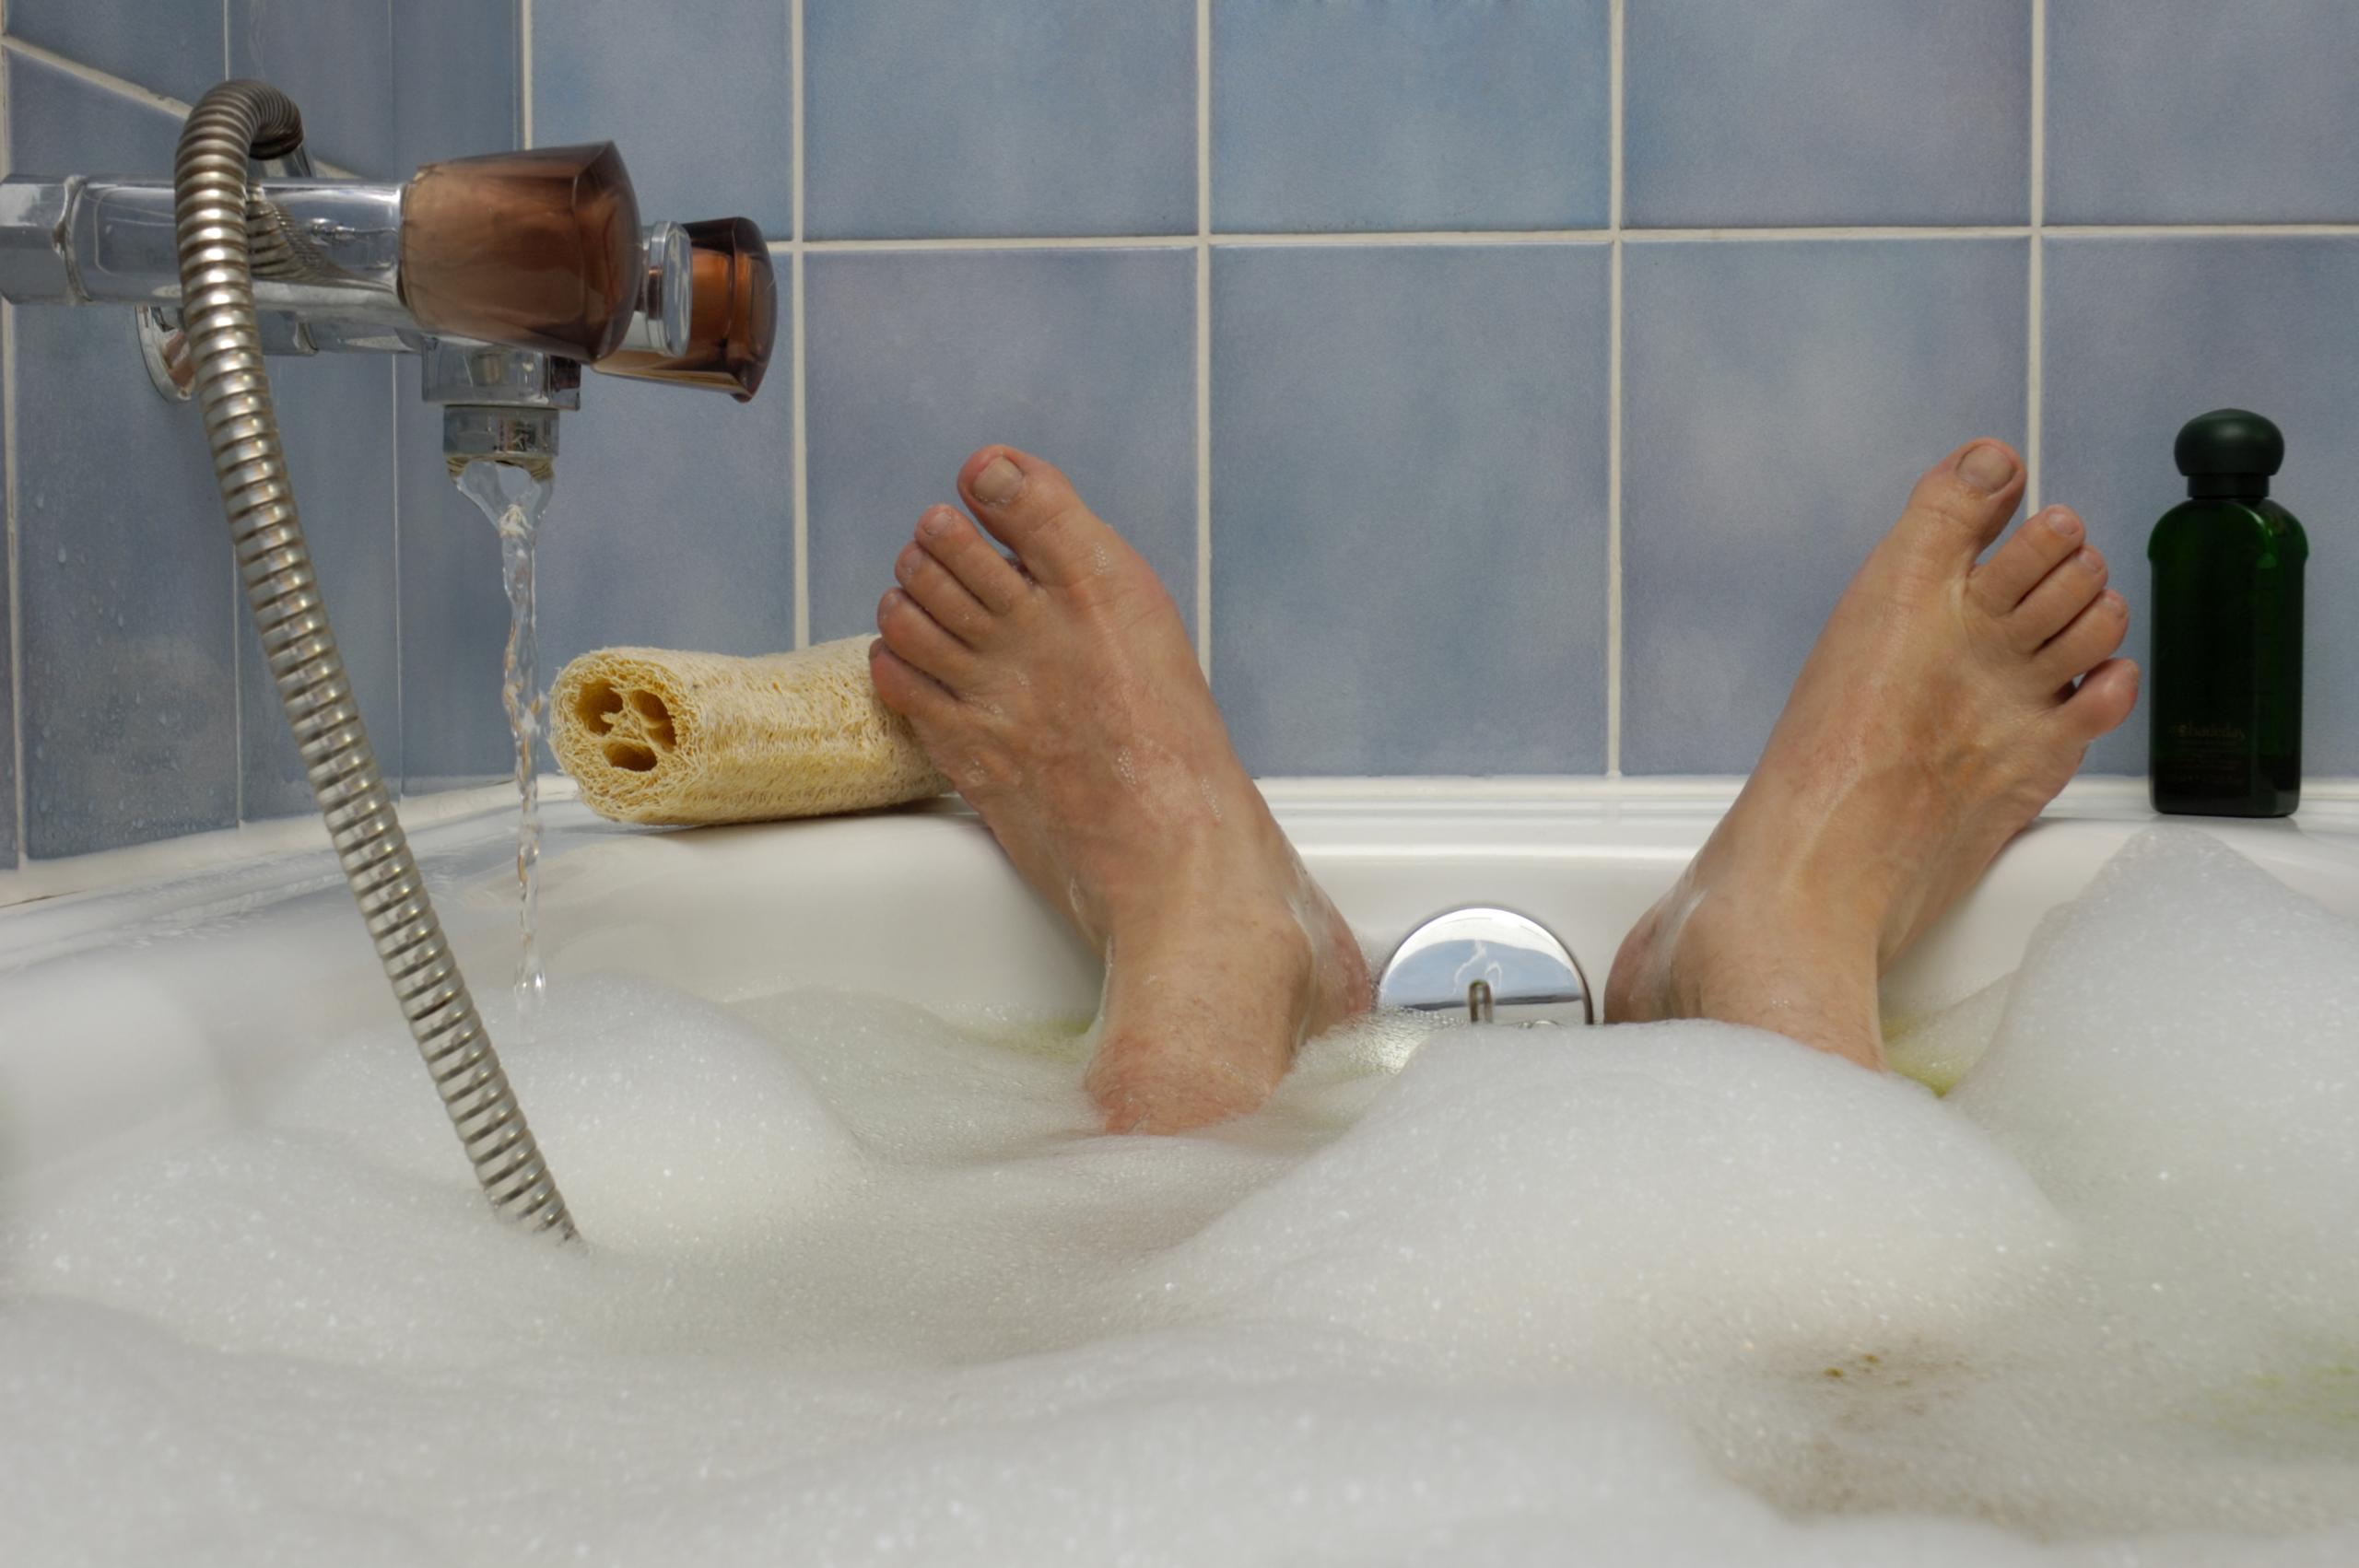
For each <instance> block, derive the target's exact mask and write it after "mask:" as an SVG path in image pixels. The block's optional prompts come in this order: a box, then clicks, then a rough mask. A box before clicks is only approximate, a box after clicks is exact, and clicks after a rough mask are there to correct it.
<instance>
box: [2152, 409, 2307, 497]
mask: <svg viewBox="0 0 2359 1568" xmlns="http://www.w3.org/2000/svg"><path fill="white" fill-rule="evenodd" d="M2171 455H2172V456H2173V457H2175V458H2177V460H2178V471H2179V472H2180V473H2181V474H2186V475H2187V476H2188V477H2189V479H2198V480H2201V479H2211V480H2220V479H2235V480H2241V481H2246V483H2243V484H2240V485H2237V486H2235V490H2234V493H2236V494H2239V495H2245V494H2250V495H2259V496H2266V495H2267V494H2269V476H2270V475H2271V474H2274V473H2276V472H2277V471H2278V470H2279V469H2280V468H2282V467H2283V466H2284V463H2285V436H2284V433H2283V431H2281V430H2279V429H2278V428H2277V427H2276V426H2275V425H2273V424H2271V423H2270V422H2269V421H2268V420H2266V419H2264V418H2262V417H2261V416H2260V415H2258V414H2255V413H2252V412H2251V411H2250V410H2248V409H2242V408H2215V409H2213V410H2212V412H2211V413H2209V414H2199V415H2196V416H2195V417H2194V418H2192V419H2190V420H2189V421H2188V422H2187V423H2186V424H2185V425H2182V426H2180V427H2179V432H2178V441H2177V445H2175V446H2174V447H2173V448H2172V449H2171ZM2189 491H2190V492H2191V493H2192V494H2195V495H2224V494H2228V493H2230V492H2229V491H2227V490H2223V489H2219V488H2216V487H2214V486H2189Z"/></svg>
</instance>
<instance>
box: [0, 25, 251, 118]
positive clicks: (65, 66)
mask: <svg viewBox="0 0 2359 1568" xmlns="http://www.w3.org/2000/svg"><path fill="white" fill-rule="evenodd" d="M0 47H5V48H6V50H7V51H8V53H11V54H21V55H23V56H24V57H25V58H26V59H28V60H38V61H40V62H41V64H44V65H47V66H50V67H52V68H53V69H55V70H59V71H63V72H65V74H66V75H67V76H75V77H78V78H79V79H81V80H82V81H85V82H88V83H89V84H90V85H91V86H92V87H94V88H105V89H106V90H107V91H109V92H111V93H112V94H114V95H115V96H116V97H117V98H127V99H132V100H134V101H135V102H138V103H144V104H146V105H147V107H148V108H150V109H160V110H163V111H166V112H168V113H170V114H173V115H176V116H179V117H180V118H182V119H186V118H187V117H188V110H189V106H188V105H187V104H185V103H183V102H182V101H181V100H180V99H177V98H170V97H167V96H166V95H164V94H162V93H159V92H155V91H152V90H150V89H149V88H143V87H141V86H140V85H139V84H138V83H137V82H132V81H125V80H124V79H123V77H121V76H114V75H112V74H111V73H109V72H106V71H101V70H100V69H99V68H98V67H97V66H96V65H85V64H82V63H81V62H80V61H79V60H69V59H67V58H66V57H65V55H63V54H60V53H57V52H56V51H55V50H52V49H43V48H42V47H41V45H40V44H38V43H28V42H26V41H24V40H23V39H21V38H6V39H0ZM222 47H223V49H224V50H225V51H226V50H227V48H228V47H229V45H228V43H227V41H226V36H225V41H224V42H223V45H222Z"/></svg>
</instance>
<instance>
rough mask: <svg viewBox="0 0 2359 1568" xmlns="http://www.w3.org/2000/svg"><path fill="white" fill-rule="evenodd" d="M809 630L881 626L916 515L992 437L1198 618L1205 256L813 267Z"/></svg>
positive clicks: (951, 256)
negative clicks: (1037, 463)
mask: <svg viewBox="0 0 2359 1568" xmlns="http://www.w3.org/2000/svg"><path fill="white" fill-rule="evenodd" d="M805 264H806V266H807V267H808V269H809V279H808V282H807V284H806V286H805V287H806V290H807V298H806V303H805V311H806V320H807V324H808V327H809V330H810V333H811V344H810V349H809V360H810V364H809V371H808V374H809V378H810V392H809V404H810V460H811V481H810V482H811V524H810V539H811V635H812V637H813V638H835V637H849V636H851V635H853V634H855V633H861V632H871V631H874V629H875V614H876V600H877V597H878V595H879V594H881V593H883V592H884V591H885V590H886V589H888V588H890V587H892V586H893V576H892V563H893V556H894V554H895V552H897V551H898V549H899V548H900V547H901V546H902V545H903V544H907V543H908V542H909V539H910V533H911V532H912V531H913V530H914V529H915V528H916V526H917V520H918V514H919V513H920V512H921V511H923V510H924V509H926V508H927V507H928V506H931V505H933V503H934V502H937V501H944V502H950V503H953V504H955V503H956V502H957V499H958V495H957V488H956V484H955V482H956V480H957V474H958V465H959V464H960V463H961V462H965V461H966V458H967V454H968V452H970V451H973V450H974V449H975V448H977V447H980V446H981V445H983V444H984V443H986V442H990V441H1003V442H1006V443H1007V444H1009V445H1011V446H1015V447H1019V448H1022V449H1023V450H1025V451H1033V452H1038V453H1039V454H1040V455H1042V456H1044V457H1047V458H1049V459H1050V461H1051V462H1055V463H1057V464H1058V466H1060V467H1062V469H1063V470H1064V471H1065V472H1066V474H1069V475H1070V476H1071V477H1072V479H1073V481H1074V484H1075V485H1076V486H1079V487H1080V490H1081V493H1082V495H1083V496H1084V497H1086V498H1087V499H1088V501H1089V502H1090V504H1091V505H1092V506H1094V507H1096V508H1097V510H1098V512H1099V513H1101V514H1102V515H1103V516H1105V517H1106V518H1107V519H1108V520H1109V521H1113V522H1115V523H1117V524H1118V525H1119V526H1120V527H1121V529H1122V531H1123V532H1124V533H1125V534H1127V535H1128V536H1129V538H1130V540H1131V542H1132V543H1133V544H1136V545H1137V546H1138V547H1139V550H1140V552H1141V553H1142V554H1143V555H1144V556H1146V558H1147V560H1148V561H1149V562H1150V563H1152V564H1153V565H1154V567H1155V569H1156V572H1157V573H1159V574H1160V575H1161V576H1162V578H1163V580H1164V582H1165V583H1166V585H1168V587H1169V588H1170V589H1171V590H1172V592H1173V596H1174V597H1175V598H1177V599H1178V600H1179V601H1180V613H1181V614H1183V615H1186V616H1188V617H1189V619H1190V620H1191V621H1192V620H1193V618H1194V607H1195V581H1196V439H1195V405H1196V404H1195V398H1196V391H1195V389H1196V375H1195V287H1196V285H1195V265H1196V258H1195V256H1194V255H1193V254H1192V253H1191V252H1187V251H1174V250H1156V251H1150V250H1108V251H980V252H977V251H958V252H920V253H903V254H896V255H817V256H813V257H811V258H810V259H809V261H808V262H807V263H805Z"/></svg>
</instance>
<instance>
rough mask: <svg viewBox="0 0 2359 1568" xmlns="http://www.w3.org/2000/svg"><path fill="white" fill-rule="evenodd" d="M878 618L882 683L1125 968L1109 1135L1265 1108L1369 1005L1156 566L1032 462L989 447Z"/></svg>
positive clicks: (983, 810)
mask: <svg viewBox="0 0 2359 1568" xmlns="http://www.w3.org/2000/svg"><path fill="white" fill-rule="evenodd" d="M958 492H959V494H960V496H961V497H964V498H965V500H966V502H967V505H968V508H970V509H972V510H973V512H974V514H975V516H976V517H977V518H978V519H980V521H981V522H982V525H983V527H984V528H986V529H988V530H990V531H991V532H992V535H993V536H994V537H996V538H997V539H999V540H1000V541H1001V542H1002V543H1003V544H1006V545H1007V546H1008V547H1009V548H1010V549H1012V550H1014V551H1015V555H1016V558H1017V560H1019V561H1021V562H1022V563H1023V567H1022V569H1021V570H1019V569H1018V568H1016V567H1015V565H1014V564H1012V563H1010V562H1009V561H1008V559H1007V558H1006V557H1005V556H1003V555H1001V554H1000V553H999V551H997V550H995V549H993V548H992V545H991V544H990V543H989V542H988V541H987V540H985V539H984V538H983V536H982V535H981V534H980V533H978V532H976V531H975V526H974V524H973V523H971V522H969V521H967V519H966V518H965V517H963V516H961V515H960V514H959V513H958V512H957V511H956V510H955V509H952V508H949V507H946V506H945V507H934V508H932V509H929V510H928V511H927V512H926V513H925V515H924V516H922V517H921V518H920V519H919V520H918V527H917V537H916V539H915V540H914V541H912V542H911V543H910V544H909V545H908V546H907V547H906V548H904V549H903V550H902V551H901V553H900V556H898V558H897V559H896V560H895V562H894V563H893V576H894V578H895V579H896V580H897V581H898V582H899V584H900V586H899V587H898V588H896V589H894V590H892V591H890V592H888V593H886V595H885V598H884V601H883V602H882V603H879V604H878V605H877V607H876V625H877V628H878V629H879V630H880V631H882V632H883V633H884V634H885V636H884V640H883V641H881V642H879V643H877V644H876V645H875V646H874V648H873V649H871V651H870V656H869V668H870V671H871V673H873V674H874V677H875V680H876V691H877V695H878V696H882V697H883V698H884V699H885V702H886V705H887V706H888V707H890V708H893V710H894V711H896V712H898V713H901V714H905V715H907V716H908V718H909V720H910V723H911V724H912V725H913V726H914V727H915V728H916V730H917V733H918V738H919V740H921V742H923V743H924V744H925V748H926V752H927V754H928V755H931V756H932V757H933V761H934V765H935V766H937V767H940V768H941V769H942V771H943V772H944V773H945V774H946V775H948V776H949V778H951V780H952V781H953V782H954V783H956V784H957V786H958V792H959V793H960V794H962V795H964V796H966V798H967V800H968V803H969V804H971V805H972V806H973V807H974V808H975V810H976V811H977V812H978V813H980V815H981V816H982V819H983V821H984V823H985V824H986V825H989V826H990V828H991V830H992V834H993V835H994V836H995V837H997V838H998V839H999V842H1000V845H1001V847H1002V848H1004V849H1005V850H1006V851H1007V854H1008V858H1009V859H1010V860H1014V861H1015V866H1016V869H1017V870H1018V871H1020V872H1022V873H1023V874H1024V877H1025V880H1026V881H1027V882H1029V883H1031V884H1032V886H1033V887H1034V888H1035V889H1036V890H1037V891H1038V892H1039V894H1040V895H1041V896H1042V897H1043V898H1046V899H1048V900H1049V902H1050V904H1051V905H1053V906H1054V907H1057V908H1059V909H1062V910H1065V911H1066V912H1067V913H1068V914H1069V915H1070V916H1071V918H1072V919H1073V921H1074V924H1075V925H1076V926H1077V927H1078V928H1079V929H1080V930H1081V932H1082V934H1083V935H1084V936H1085V937H1086V938H1087V939H1088V940H1089V942H1091V944H1092V945H1094V946H1095V947H1097V950H1098V952H1099V953H1100V954H1103V955H1104V956H1105V959H1106V998H1105V1008H1104V1012H1103V1013H1102V1015H1101V1017H1100V1020H1099V1022H1100V1023H1101V1024H1102V1025H1103V1028H1104V1034H1103V1037H1102V1039H1101V1041H1100V1043H1099V1046H1098V1050H1097V1059H1095V1060H1094V1061H1093V1062H1091V1064H1090V1069H1089V1077H1088V1085H1089V1092H1090V1094H1091V1096H1092V1097H1093V1098H1094V1099H1095V1100H1096V1101H1097V1106H1098V1108H1099V1109H1100V1110H1101V1111H1102V1112H1103V1113H1104V1114H1105V1117H1106V1125H1107V1127H1108V1129H1109V1130H1112V1131H1129V1130H1137V1131H1145V1132H1178V1131H1184V1130H1186V1129H1190V1128H1195V1127H1203V1126H1205V1125H1207V1124H1209V1123H1212V1122H1215V1121H1219V1120H1222V1119H1224V1118H1226V1117H1233V1116H1238V1115H1240V1114H1242V1113H1244V1112H1246V1111H1250V1110H1252V1109H1254V1108H1255V1107H1256V1106H1260V1105H1261V1104H1262V1101H1263V1100H1265V1099H1267V1098H1268V1097H1269V1095H1270V1092H1271V1091H1272V1090H1273V1089H1274V1088H1276V1087H1277V1083H1278V1080H1279V1079H1281V1078H1282V1077H1284V1076H1285V1071H1286V1069H1287V1067H1288V1066H1289V1065H1291V1064H1292V1062H1293V1060H1294V1054H1295V1051H1296V1048H1297V1047H1298V1046H1300V1044H1301V1043H1302V1041H1303V1040H1305V1039H1306V1038H1308V1037H1309V1036H1311V1035H1314V1034H1317V1033H1320V1032H1321V1031H1323V1030H1326V1029H1328V1028H1331V1027H1332V1026H1333V1025H1334V1024H1338V1023H1341V1022H1342V1021H1343V1020H1344V1019H1345V1018H1347V1017H1349V1016H1351V1015H1352V1014H1353V1013H1356V1012H1361V1011H1364V1010H1365V1009H1366V1008H1367V1005H1368V979H1367V967H1366V965H1365V962H1364V961H1363V959H1362V958H1361V956H1360V951H1359V947H1358V944H1357V943H1356V942H1354V941H1353V940H1352V935H1351V932H1350V930H1349V929H1348V928H1347V927H1346V926H1345V925H1344V920H1343V918H1342V916H1340V915H1338V914H1337V913H1336V912H1335V907H1334V906H1333V905H1332V904H1330V903H1329V902H1328V901H1327V896H1326V895H1325V894H1323V893H1321V892H1320V890H1319V887H1318V884H1317V883H1313V882H1312V881H1311V879H1310V875H1309V872H1307V871H1305V870H1304V869H1303V866H1302V862H1301V861H1300V860H1297V858H1296V856H1295V853H1294V849H1293V848H1292V847H1291V846H1290V845H1288V844H1287V842H1286V840H1285V835H1284V834H1282V833H1281V832H1279V830H1278V825H1277V823H1276V822H1275V821H1274V820H1273V819H1272V817H1271V815H1270V811H1269V807H1268V806H1267V805H1265V804H1264V803H1263V802H1262V795H1261V791H1259V790H1256V789H1254V787H1253V783H1252V780H1251V779H1250V778H1247V777H1246V775H1245V769H1244V767H1243V766H1240V765H1239V764H1238V760H1237V753H1236V752H1235V751H1234V750H1233V749H1232V748H1231V747H1230V745H1229V743H1228V732H1227V731H1226V729H1225V728H1224V727H1223V725H1222V724H1221V720H1220V713H1219V710H1218V709H1217V708H1215V707H1214V705H1213V694H1212V691H1211V689H1210V688H1209V687H1207V686H1206V685H1204V678H1203V673H1202V672H1201V671H1200V670H1198V668H1197V666H1196V658H1195V654H1194V651H1193V650H1192V649H1191V648H1190V647H1189V644H1188V634H1187V628H1186V627H1185V626H1183V625H1182V624H1181V622H1180V612H1179V611H1178V610H1177V609H1176V608H1175V607H1174V606H1173V605H1172V603H1171V596H1170V595H1169V594H1168V593H1166V592H1165V591H1164V590H1163V585H1162V584H1161V583H1160V582H1158V581H1157V580H1156V575H1155V571H1154V568H1151V567H1149V566H1148V565H1147V564H1146V562H1145V561H1144V560H1143V559H1142V558H1140V556H1139V555H1138V553H1137V552H1136V551H1134V550H1133V549H1132V548H1131V547H1130V546H1129V545H1128V544H1125V543H1123V541H1122V539H1121V536H1120V535H1119V534H1117V533H1116V532H1114V531H1113V530H1112V529H1111V528H1109V527H1108V526H1107V525H1106V524H1105V523H1104V522H1101V521H1098V519H1097V516H1096V514H1094V513H1093V512H1091V511H1090V509H1088V508H1087V507H1086V506H1084V505H1083V504H1082V502H1081V498H1080V497H1078V496H1076V495H1075V494H1074V490H1073V486H1071V485H1070V484H1068V483H1067V482H1066V479H1065V476H1064V475H1063V474H1060V473H1058V472H1057V470H1056V469H1054V468H1053V467H1051V466H1050V465H1049V464H1048V463H1046V462H1042V461H1041V460H1040V459H1039V458H1037V457H1032V456H1029V455H1027V454H1026V453H1024V452H1020V451H1014V450H1013V449H1011V448H1007V447H985V448H984V449H983V450H982V451H979V452H977V453H975V455H974V456H972V457H970V458H968V460H967V463H966V466H965V467H964V468H962V469H961V470H960V471H959V474H958Z"/></svg>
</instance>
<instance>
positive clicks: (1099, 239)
mask: <svg viewBox="0 0 2359 1568" xmlns="http://www.w3.org/2000/svg"><path fill="white" fill-rule="evenodd" d="M2039 232H2040V233H2042V234H2045V235H2047V236H2048V237H2049V238H2051V239H2068V240H2095V239H2131V240H2136V239H2156V240H2182V239H2184V240H2196V239H2235V240H2288V239H2304V238H2310V237H2327V238H2350V237H2353V236H2359V223H2246V224H2236V223H2183V224H2159V223H2143V224H2126V223H2125V224H2061V223H2058V224H2043V225H2041V226H2040V228H2039ZM2031 234H2032V226H2031V225H2029V224H2025V223H2016V224H1998V225H1990V226H1986V227H1979V228H1978V227H1973V226H1959V227H1951V228H1921V227H1919V228H1908V227H1895V228H1870V227H1862V226H1858V225H1853V226H1849V227H1844V228H1541V229H1534V228H1498V229H1405V230H1399V231H1381V232H1379V231H1373V230H1370V231H1362V232H1353V231H1349V230H1341V229H1339V230H1334V231H1332V232H1330V231H1320V232H1317V233H1304V234H1249V233H1231V234H1223V233H1218V232H1213V233H1203V234H1067V235H1011V236H1005V237H1000V238H992V237H966V236H962V237H959V238H957V239H919V238H910V239H898V240H806V241H804V243H803V245H802V246H801V249H803V250H804V251H806V252H848V253H849V252H900V251H1132V250H1162V251H1184V250H1191V249H1195V248H1197V247H1200V246H1204V245H1210V246H1211V247H1212V248H1213V249H1215V250H1221V249H1225V248H1227V247H1231V246H1246V245H1256V246H1271V247H1275V246H1283V245H1298V246H1329V247H1334V246H1383V245H1614V244H1632V245H1695V244H1718V245H1743V244H1755V243H1778V242H1786V241H1797V240H2025V239H2029V238H2030V237H2031ZM770 249H771V251H773V252H776V253H778V254H780V255H784V254H788V253H790V252H792V251H793V250H794V249H796V247H795V246H794V245H793V244H792V242H790V241H787V240H771V241H770Z"/></svg>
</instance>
